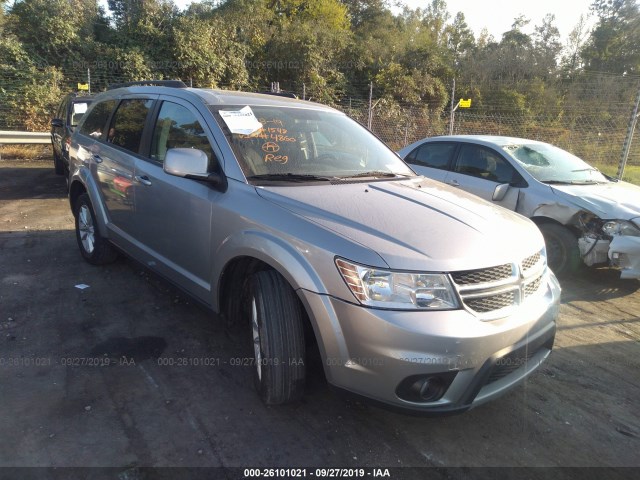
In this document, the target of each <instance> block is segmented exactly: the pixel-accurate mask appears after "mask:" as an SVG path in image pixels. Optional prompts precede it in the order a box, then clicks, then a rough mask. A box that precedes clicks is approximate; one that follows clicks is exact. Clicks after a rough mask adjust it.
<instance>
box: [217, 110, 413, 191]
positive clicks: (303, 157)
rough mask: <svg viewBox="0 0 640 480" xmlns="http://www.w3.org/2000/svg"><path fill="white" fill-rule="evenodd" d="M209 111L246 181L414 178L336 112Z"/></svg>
mask: <svg viewBox="0 0 640 480" xmlns="http://www.w3.org/2000/svg"><path fill="white" fill-rule="evenodd" d="M211 108H212V110H213V111H214V112H215V113H216V115H215V116H216V119H217V121H218V123H219V124H220V126H221V127H222V128H223V131H224V132H225V135H226V137H227V139H228V140H229V143H230V145H231V147H232V148H233V150H234V152H235V154H236V157H237V158H238V161H239V162H240V166H241V168H242V170H243V171H244V174H245V175H246V177H247V178H248V179H249V180H267V181H268V180H275V181H294V182H295V181H305V180H309V181H313V180H325V181H329V180H335V179H344V178H354V177H355V178H362V179H365V178H366V179H369V178H370V177H375V178H379V179H384V178H399V177H404V176H413V175H415V174H414V173H413V172H412V171H411V169H410V168H409V167H408V166H407V165H406V164H405V163H404V162H403V161H402V160H400V158H398V156H397V155H396V154H395V153H394V152H393V151H391V150H390V149H389V148H388V147H387V146H386V145H385V144H384V143H382V142H381V141H380V140H378V139H377V138H376V137H375V136H374V135H373V134H371V133H370V132H369V131H368V130H367V129H365V128H364V127H362V126H361V125H359V124H358V123H357V122H355V121H353V120H351V119H350V118H348V117H347V116H346V115H343V114H341V113H334V112H327V111H322V110H312V109H304V108H290V107H274V106H251V107H248V106H243V105H240V106H226V105H225V106H224V107H219V106H215V107H211Z"/></svg>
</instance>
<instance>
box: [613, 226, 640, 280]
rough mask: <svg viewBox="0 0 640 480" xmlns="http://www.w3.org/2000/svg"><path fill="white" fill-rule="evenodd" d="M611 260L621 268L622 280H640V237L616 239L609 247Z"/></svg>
mask: <svg viewBox="0 0 640 480" xmlns="http://www.w3.org/2000/svg"><path fill="white" fill-rule="evenodd" d="M609 259H610V260H611V264H612V265H614V266H616V267H618V268H620V278H623V279H633V278H635V279H638V280H640V237H629V236H621V237H614V238H613V240H611V244H610V245H609Z"/></svg>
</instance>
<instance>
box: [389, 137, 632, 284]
mask: <svg viewBox="0 0 640 480" xmlns="http://www.w3.org/2000/svg"><path fill="white" fill-rule="evenodd" d="M398 154H399V155H400V156H401V157H402V158H403V159H404V160H405V161H406V162H407V163H409V164H410V165H411V166H412V167H413V169H414V170H415V171H416V172H418V173H420V174H422V175H425V176H427V177H430V178H433V179H435V180H439V181H441V182H444V183H447V184H449V185H452V186H455V187H459V188H461V189H463V190H466V191H468V192H471V193H474V194H476V195H478V196H480V197H482V198H484V199H486V200H490V201H493V203H496V204H498V205H501V206H503V207H506V208H509V209H511V210H514V211H516V212H518V213H520V214H522V215H525V216H527V217H529V218H530V219H531V220H533V221H534V222H535V223H536V224H537V225H538V227H539V228H540V230H541V231H542V234H543V235H544V238H545V241H546V243H547V253H548V256H549V257H548V261H549V265H550V266H551V268H552V269H553V270H554V271H555V272H556V273H557V274H567V273H570V272H572V271H574V270H575V269H576V268H577V267H578V266H579V265H580V264H581V263H585V264H587V265H589V266H591V265H596V264H607V263H608V264H610V265H611V266H614V267H617V268H619V269H620V271H621V278H629V279H634V278H635V279H640V187H637V186H635V185H631V184H629V183H626V182H621V181H617V180H615V179H612V178H610V177H607V176H606V175H604V174H602V173H601V172H600V171H599V170H598V169H596V168H593V167H592V166H590V165H589V164H587V163H585V162H584V161H583V160H581V159H580V158H578V157H576V156H575V155H573V154H571V153H569V152H567V151H565V150H562V149H560V148H558V147H555V146H553V145H550V144H548V143H543V142H538V141H535V140H526V139H523V138H511V137H500V136H481V135H458V136H446V137H433V138H429V139H423V140H420V141H418V142H416V143H413V144H411V145H409V146H407V147H405V148H403V149H402V150H400V151H399V152H398Z"/></svg>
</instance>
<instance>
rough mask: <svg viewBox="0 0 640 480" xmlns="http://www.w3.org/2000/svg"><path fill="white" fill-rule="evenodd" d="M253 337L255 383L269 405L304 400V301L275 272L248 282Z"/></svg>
mask: <svg viewBox="0 0 640 480" xmlns="http://www.w3.org/2000/svg"><path fill="white" fill-rule="evenodd" d="M247 288H248V292H247V293H248V294H247V295H246V297H245V298H246V299H247V301H248V313H249V318H250V321H251V328H250V335H251V336H250V338H251V340H252V344H253V353H254V383H255V386H256V389H257V390H258V394H259V395H260V398H261V399H262V401H263V402H264V403H265V404H267V405H278V404H283V403H288V402H293V401H295V400H298V399H299V398H300V397H302V394H303V392H304V383H305V341H304V327H303V311H302V305H301V304H300V300H299V299H298V297H297V296H296V293H295V292H294V291H293V289H292V288H291V286H290V285H289V284H288V283H287V281H286V280H285V279H284V278H283V277H282V276H281V275H280V274H279V273H278V272H276V271H274V270H264V271H261V272H257V273H255V274H253V275H252V276H251V277H250V278H249V281H248V286H247Z"/></svg>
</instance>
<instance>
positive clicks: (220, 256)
mask: <svg viewBox="0 0 640 480" xmlns="http://www.w3.org/2000/svg"><path fill="white" fill-rule="evenodd" d="M70 158H71V172H70V192H69V199H70V203H71V208H72V209H73V213H74V215H75V218H76V234H77V239H78V245H79V247H80V251H81V253H82V256H83V257H84V258H85V259H86V260H87V261H88V262H90V263H93V264H103V263H107V262H110V261H113V260H114V259H115V258H116V255H117V253H116V252H117V251H122V252H125V253H126V254H127V255H130V256H132V257H134V258H135V259H137V260H138V261H140V262H141V263H143V264H144V265H146V266H147V267H148V268H150V269H152V270H154V271H156V272H158V273H159V274H160V275H162V276H164V277H166V278H168V279H169V280H171V281H172V282H173V283H175V284H177V285H178V286H179V287H181V288H182V289H184V290H186V291H187V292H189V293H190V294H191V295H192V296H194V297H196V298H197V299H198V300H199V301H201V302H204V303H205V304H207V305H209V306H210V307H211V309H212V310H213V311H214V312H217V313H220V314H223V315H224V316H225V317H226V319H227V321H228V322H229V323H232V324H233V323H235V324H237V325H241V326H244V327H245V331H246V339H247V344H250V345H252V347H250V348H251V350H252V357H253V358H252V359H251V363H252V364H253V365H254V366H255V368H254V378H255V385H256V387H257V390H258V392H259V395H260V397H261V398H262V400H263V401H264V402H265V403H267V404H279V403H284V402H289V401H293V400H295V399H297V398H299V397H300V396H301V395H302V394H303V390H304V384H305V365H306V363H307V361H306V352H307V351H308V350H309V346H310V345H312V342H315V343H317V345H318V349H319V351H320V355H321V357H322V361H323V365H324V371H325V374H326V377H327V379H328V382H329V383H330V384H331V385H333V386H335V387H337V388H338V389H342V390H346V391H348V392H350V393H353V394H356V395H360V396H363V397H366V398H368V399H370V400H374V401H377V402H380V403H382V404H386V405H389V406H392V407H399V408H401V409H406V410H413V411H415V412H425V413H451V412H459V411H464V410H466V409H468V408H470V407H472V406H476V405H479V404H481V403H483V402H485V401H487V400H490V399H492V398H495V397H497V396H499V395H501V394H502V393H504V392H505V391H506V390H508V389H509V388H511V387H513V386H515V385H516V384H518V383H519V382H521V381H523V380H524V379H525V378H526V377H527V376H528V375H529V374H530V373H531V372H533V371H534V370H535V369H536V368H537V367H538V366H539V365H540V364H541V362H542V361H543V360H544V359H545V358H546V357H547V356H548V355H549V352H550V351H551V347H552V345H553V340H554V336H555V330H556V317H557V314H558V304H559V298H560V288H559V286H558V283H557V281H556V279H555V277H554V275H553V273H552V272H551V271H550V270H549V269H548V268H547V264H546V252H545V248H544V242H543V239H542V236H541V234H540V232H539V230H538V229H537V228H536V226H535V225H534V224H533V223H532V222H531V221H529V220H527V219H526V218H524V217H522V216H520V215H517V214H515V213H512V212H509V211H507V210H506V209H503V208H499V207H495V206H493V205H491V204H490V203H488V202H485V201H483V200H480V199H479V198H477V197H475V196H472V195H470V194H466V193H464V192H460V191H458V190H454V189H451V188H449V187H447V186H445V185H443V184H441V183H438V182H434V181H432V180H429V179H426V178H424V177H421V176H417V175H416V174H415V173H414V172H413V171H412V170H411V169H410V168H409V167H408V166H407V165H406V164H405V163H404V162H403V161H402V160H400V158H398V156H397V155H396V154H395V153H394V152H393V151H391V150H390V149H389V148H388V147H386V146H385V145H384V144H383V143H382V142H381V141H379V140H378V139H377V138H376V137H375V136H373V135H372V134H371V133H370V132H369V131H368V130H366V129H365V128H363V127H362V126H360V125H359V124H358V123H356V122H355V121H353V120H351V119H349V118H348V117H347V116H346V115H344V114H342V113H340V112H338V111H336V110H333V109H331V108H328V107H325V106H322V105H318V104H315V103H311V102H305V101H299V100H294V99H287V98H281V97H275V96H270V95H264V94H251V93H239V92H227V91H215V90H201V89H191V88H177V87H168V86H127V87H123V88H117V89H114V90H111V91H107V92H105V93H103V94H100V95H98V96H96V98H95V100H94V103H93V104H92V105H91V107H90V110H89V111H88V112H87V115H86V116H85V117H84V119H83V122H82V123H81V125H80V128H78V129H77V131H76V132H75V134H74V136H73V139H72V144H71V153H70ZM116 248H117V250H116Z"/></svg>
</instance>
